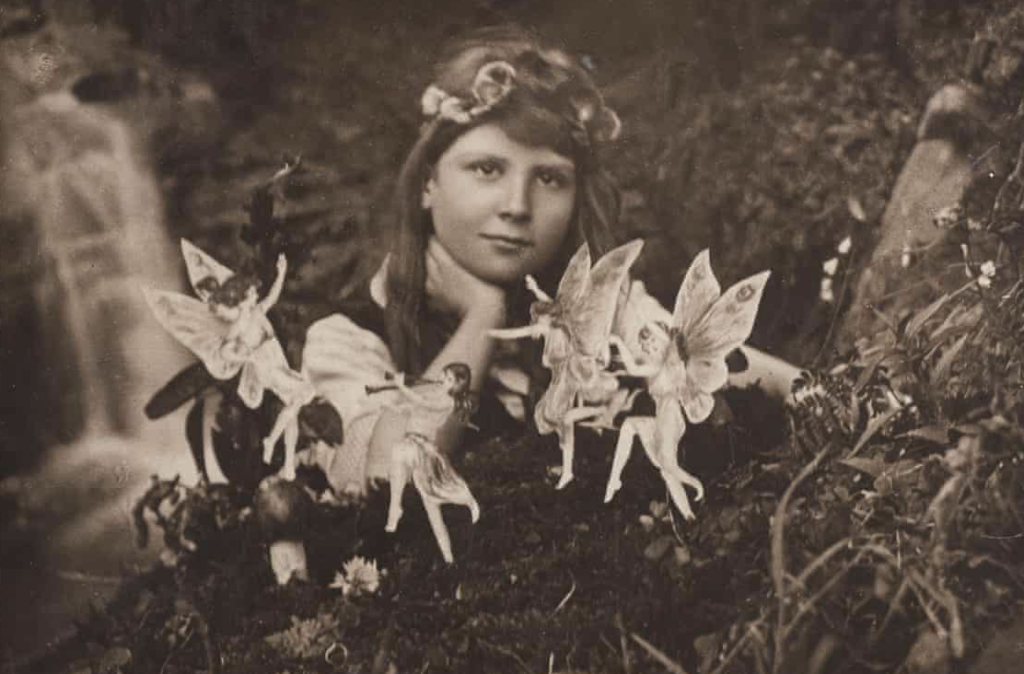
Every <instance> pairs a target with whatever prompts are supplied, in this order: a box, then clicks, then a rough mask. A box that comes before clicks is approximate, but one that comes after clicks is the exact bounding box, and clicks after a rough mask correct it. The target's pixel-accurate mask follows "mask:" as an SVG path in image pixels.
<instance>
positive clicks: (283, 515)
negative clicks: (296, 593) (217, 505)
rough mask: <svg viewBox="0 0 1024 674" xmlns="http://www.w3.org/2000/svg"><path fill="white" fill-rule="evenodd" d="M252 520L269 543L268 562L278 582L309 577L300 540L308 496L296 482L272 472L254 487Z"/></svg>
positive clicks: (309, 504)
mask: <svg viewBox="0 0 1024 674" xmlns="http://www.w3.org/2000/svg"><path fill="white" fill-rule="evenodd" d="M255 505H256V508H255V510H256V521H257V522H259V525H260V528H261V529H262V530H263V535H264V537H265V539H266V540H267V541H268V543H269V546H270V566H271V568H272V569H273V570H274V576H276V578H277V583H278V584H279V585H285V584H287V583H288V581H289V580H291V579H292V578H296V579H298V580H309V571H308V569H307V568H306V546H305V544H304V543H303V536H304V535H305V530H306V525H307V522H308V520H309V511H310V507H311V506H312V499H311V498H310V496H309V494H308V493H307V492H306V490H305V489H304V488H303V487H302V486H301V485H299V484H297V483H295V482H293V481H291V480H285V479H283V478H281V477H278V476H276V475H274V476H271V477H268V478H267V479H265V480H263V482H261V483H260V486H259V489H258V490H257V491H256V504H255Z"/></svg>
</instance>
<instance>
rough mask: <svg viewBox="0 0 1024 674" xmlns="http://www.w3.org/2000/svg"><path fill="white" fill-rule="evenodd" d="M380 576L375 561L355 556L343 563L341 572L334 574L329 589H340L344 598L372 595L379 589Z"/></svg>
mask: <svg viewBox="0 0 1024 674" xmlns="http://www.w3.org/2000/svg"><path fill="white" fill-rule="evenodd" d="M380 576H381V573H380V571H379V570H378V569H377V562H376V561H374V560H366V559H363V558H362V557H359V556H356V557H353V558H352V559H350V560H348V561H347V562H345V565H344V567H343V570H342V571H339V572H337V573H336V574H334V581H333V582H332V583H331V584H330V587H332V588H335V589H340V590H341V593H342V594H344V595H345V596H346V597H347V596H349V595H353V596H359V595H361V594H373V593H374V592H376V591H377V588H378V587H380Z"/></svg>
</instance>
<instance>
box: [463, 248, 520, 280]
mask: <svg viewBox="0 0 1024 674" xmlns="http://www.w3.org/2000/svg"><path fill="white" fill-rule="evenodd" d="M465 267H466V269H467V270H469V272H470V273H472V274H473V275H474V276H476V277H477V278H479V279H481V280H483V281H486V282H488V283H491V284H494V285H499V286H510V285H518V284H520V283H522V282H523V278H525V277H526V275H527V274H535V273H537V264H536V263H535V261H533V260H531V259H529V258H524V257H522V256H500V255H499V256H495V255H488V256H483V255H481V256H480V257H479V258H477V259H474V260H467V264H466V265H465Z"/></svg>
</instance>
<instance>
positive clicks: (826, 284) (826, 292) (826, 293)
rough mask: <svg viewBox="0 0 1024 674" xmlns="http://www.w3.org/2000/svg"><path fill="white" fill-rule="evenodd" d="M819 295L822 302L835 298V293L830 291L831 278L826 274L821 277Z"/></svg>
mask: <svg viewBox="0 0 1024 674" xmlns="http://www.w3.org/2000/svg"><path fill="white" fill-rule="evenodd" d="M820 297H821V301H822V302H832V301H834V300H835V298H836V296H835V293H833V292H832V279H830V278H828V277H827V276H826V277H825V278H823V279H821V293H820Z"/></svg>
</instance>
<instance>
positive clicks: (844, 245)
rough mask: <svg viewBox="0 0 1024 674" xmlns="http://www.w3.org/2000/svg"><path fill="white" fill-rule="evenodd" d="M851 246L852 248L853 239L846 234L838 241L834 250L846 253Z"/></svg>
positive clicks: (841, 253) (842, 253)
mask: <svg viewBox="0 0 1024 674" xmlns="http://www.w3.org/2000/svg"><path fill="white" fill-rule="evenodd" d="M851 248H853V239H851V238H850V237H849V236H847V237H846V238H845V239H843V240H842V241H840V242H839V245H838V246H836V252H837V253H839V254H840V255H846V254H847V253H849V252H850V249H851Z"/></svg>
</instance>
